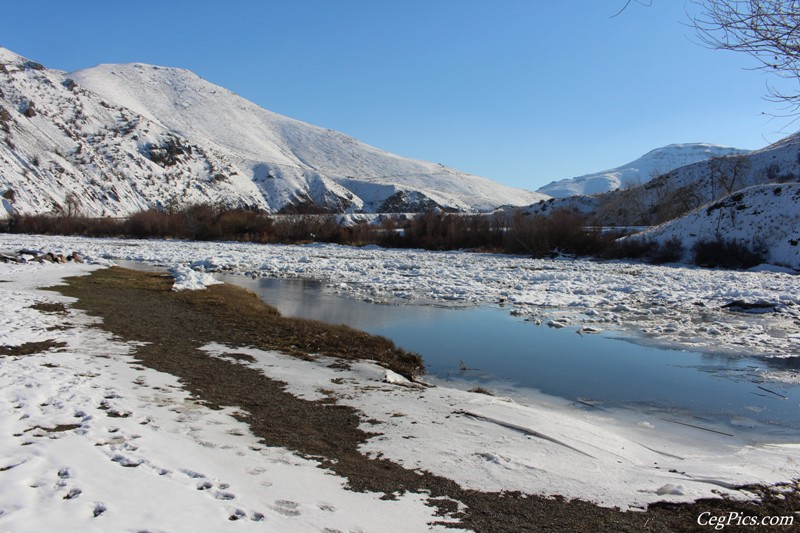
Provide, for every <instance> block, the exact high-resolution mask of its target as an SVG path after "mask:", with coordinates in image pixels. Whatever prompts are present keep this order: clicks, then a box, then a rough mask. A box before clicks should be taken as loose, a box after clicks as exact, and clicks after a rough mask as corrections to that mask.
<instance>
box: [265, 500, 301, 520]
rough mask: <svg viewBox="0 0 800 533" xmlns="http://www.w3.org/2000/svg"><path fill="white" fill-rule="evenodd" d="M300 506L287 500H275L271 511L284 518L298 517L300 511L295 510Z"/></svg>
mask: <svg viewBox="0 0 800 533" xmlns="http://www.w3.org/2000/svg"><path fill="white" fill-rule="evenodd" d="M298 507H300V504H298V503H296V502H292V501H289V500H276V501H275V505H273V506H272V509H273V510H274V511H275V512H277V513H280V514H282V515H284V516H300V511H299V510H298V509H297V508H298Z"/></svg>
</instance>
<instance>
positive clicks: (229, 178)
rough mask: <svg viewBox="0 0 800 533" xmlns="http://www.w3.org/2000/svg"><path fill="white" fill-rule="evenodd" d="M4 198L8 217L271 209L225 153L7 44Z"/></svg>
mask: <svg viewBox="0 0 800 533" xmlns="http://www.w3.org/2000/svg"><path fill="white" fill-rule="evenodd" d="M0 195H2V196H3V200H4V201H3V209H0V218H4V217H7V216H8V215H9V213H12V212H14V211H16V212H18V213H22V214H34V213H50V212H54V211H65V212H76V211H80V212H82V213H84V214H87V215H94V216H121V215H126V214H129V213H132V212H135V211H138V210H140V209H143V208H147V207H150V206H164V205H167V204H171V203H176V204H187V203H199V202H213V203H220V202H221V203H226V204H229V205H232V206H234V205H235V206H241V207H244V206H252V207H256V208H263V209H266V208H267V207H268V204H267V203H266V202H265V200H264V198H263V197H262V195H261V194H260V191H259V189H258V188H257V187H256V186H255V185H254V184H253V183H252V181H251V180H250V179H249V178H246V177H245V175H244V173H243V172H242V171H240V170H239V169H237V168H236V167H234V166H233V165H232V164H231V163H230V161H229V160H227V159H226V158H225V156H224V155H222V154H221V153H219V152H216V151H214V150H212V149H210V148H208V147H201V146H198V145H193V144H191V143H189V142H188V141H187V140H186V139H185V138H183V137H181V136H179V135H176V134H174V133H173V132H170V131H169V130H168V129H167V128H165V127H164V126H162V125H160V124H158V123H156V122H154V121H152V120H149V119H147V118H144V117H142V116H140V115H138V114H136V113H135V112H133V111H131V110H129V109H126V108H124V107H121V106H118V105H115V104H110V103H108V102H106V101H104V100H102V99H101V98H100V97H98V96H97V95H96V94H94V93H91V92H89V91H87V90H85V89H83V88H81V87H80V86H78V85H77V84H75V82H74V81H72V80H71V79H70V78H69V77H67V76H66V75H65V74H64V73H62V72H57V71H52V70H48V69H45V68H44V67H42V66H41V65H39V64H37V63H34V62H32V61H28V60H26V59H25V58H22V57H20V56H18V55H16V54H14V53H12V52H10V51H8V50H6V49H3V48H0Z"/></svg>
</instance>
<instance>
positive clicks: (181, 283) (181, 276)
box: [170, 265, 222, 291]
mask: <svg viewBox="0 0 800 533" xmlns="http://www.w3.org/2000/svg"><path fill="white" fill-rule="evenodd" d="M170 274H172V276H173V277H174V278H175V283H174V284H173V285H172V290H173V291H200V290H204V289H205V288H206V287H208V286H209V285H217V284H219V283H222V282H221V281H217V280H216V279H214V276H213V275H211V274H208V273H206V272H198V271H197V270H192V268H191V267H188V266H185V265H178V266H176V267H172V268H171V269H170Z"/></svg>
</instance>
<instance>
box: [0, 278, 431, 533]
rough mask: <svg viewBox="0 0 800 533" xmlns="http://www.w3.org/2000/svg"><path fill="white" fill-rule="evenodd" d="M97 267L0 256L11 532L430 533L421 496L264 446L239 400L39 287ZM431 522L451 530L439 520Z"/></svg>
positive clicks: (3, 453) (6, 514)
mask: <svg viewBox="0 0 800 533" xmlns="http://www.w3.org/2000/svg"><path fill="white" fill-rule="evenodd" d="M96 268H97V266H89V265H75V264H69V265H53V264H44V265H39V264H30V265H8V264H0V280H2V283H0V299H1V300H2V302H3V304H2V309H3V313H2V316H1V317H0V345H4V346H20V345H24V344H26V343H33V342H44V341H53V342H55V343H60V344H59V345H58V346H53V347H52V348H50V349H47V348H46V347H42V349H41V350H37V351H36V352H35V353H33V354H30V355H20V356H0V433H1V434H2V435H3V438H2V439H0V530H2V531H15V532H27V531H30V532H41V531H62V532H70V531H74V532H88V531H103V532H105V531H214V532H217V531H228V530H235V531H381V530H385V528H386V526H387V524H391V529H392V530H394V531H423V530H426V529H428V528H429V526H428V523H430V522H434V521H440V520H441V519H440V518H439V517H435V516H434V515H433V513H434V512H435V509H433V508H431V507H428V506H426V505H425V497H424V495H418V494H406V495H404V496H400V497H398V498H397V499H395V500H384V499H381V496H383V495H382V494H375V493H358V492H352V491H349V490H345V489H344V485H345V483H346V480H345V479H343V478H340V477H338V476H335V475H333V474H332V473H331V472H329V471H325V470H323V469H320V468H319V467H318V465H317V463H316V462H314V461H311V460H307V459H303V458H300V457H298V456H297V455H296V454H294V453H292V452H290V451H288V450H286V449H281V448H271V447H266V446H264V445H261V444H259V443H258V440H257V439H256V438H255V437H254V436H253V435H252V434H251V432H250V431H249V428H248V427H247V425H246V424H244V423H242V422H239V421H237V420H236V419H235V418H234V417H233V416H232V412H233V411H232V410H231V409H223V410H212V409H210V408H208V407H205V406H203V405H201V404H200V403H198V402H196V401H194V400H193V399H192V398H191V397H190V395H189V394H188V393H187V392H186V391H184V390H183V389H182V388H181V386H180V384H179V382H178V380H177V378H175V377H173V376H170V375H167V374H163V373H159V372H156V371H153V370H150V369H147V368H144V367H141V366H139V365H138V364H136V363H135V362H134V360H133V358H132V357H131V356H130V355H129V354H130V352H131V351H132V347H131V346H130V345H128V344H125V343H122V342H119V341H116V340H115V339H113V338H112V337H111V336H110V335H109V334H107V333H105V332H103V331H102V330H99V329H96V328H92V327H90V325H91V324H92V319H91V318H90V317H87V316H86V315H84V314H83V313H81V312H78V311H75V310H72V309H69V308H67V310H66V313H55V314H54V313H47V312H42V311H39V310H36V309H32V308H31V307H30V306H32V305H34V304H42V303H48V304H53V303H63V304H67V305H68V304H69V302H70V299H69V298H65V297H63V296H61V295H59V294H58V293H55V292H51V291H41V290H39V288H41V287H46V286H52V285H54V284H56V283H58V282H59V281H60V280H61V278H63V277H64V276H75V275H80V274H86V273H88V272H90V271H91V270H94V269H96ZM431 529H443V528H441V527H434V528H431Z"/></svg>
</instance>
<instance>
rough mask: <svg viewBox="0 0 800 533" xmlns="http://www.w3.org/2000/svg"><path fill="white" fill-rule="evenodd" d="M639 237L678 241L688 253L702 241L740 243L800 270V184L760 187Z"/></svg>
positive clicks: (658, 227) (749, 188)
mask: <svg viewBox="0 0 800 533" xmlns="http://www.w3.org/2000/svg"><path fill="white" fill-rule="evenodd" d="M634 238H637V239H646V240H652V241H655V242H658V243H662V244H663V243H665V242H667V241H669V240H671V239H678V240H679V241H680V242H681V244H682V245H683V247H684V253H685V254H687V255H686V256H685V257H684V258H683V259H685V260H688V259H690V258H689V257H688V254H689V253H690V250H691V249H692V247H693V246H694V244H695V243H696V242H698V241H713V240H717V239H720V238H721V239H725V240H733V241H737V242H739V243H741V244H743V245H745V246H746V247H748V248H749V249H751V250H763V251H764V252H765V254H766V260H767V262H769V263H770V264H774V265H782V266H786V267H790V268H793V269H796V270H800V183H784V184H770V185H755V186H752V187H747V188H745V189H742V190H740V191H738V192H736V193H734V194H731V195H729V196H726V197H724V198H722V199H721V200H719V201H716V202H711V203H709V204H706V205H704V206H702V207H700V208H699V209H696V210H695V211H692V212H691V213H689V214H687V215H685V216H683V217H681V218H678V219H675V220H672V221H670V222H667V223H665V224H662V225H661V226H657V227H655V228H652V229H650V230H647V231H644V232H642V233H640V234H638V235H636V236H635V237H634Z"/></svg>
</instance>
